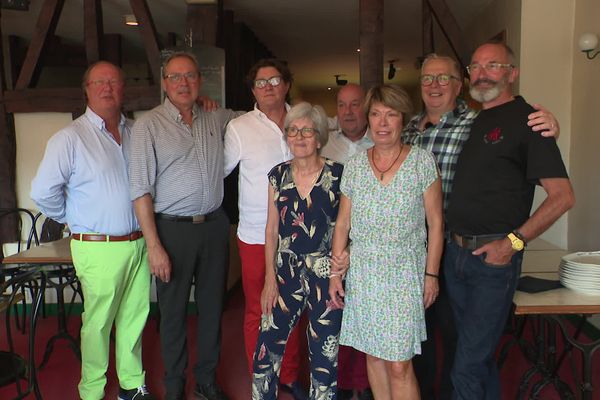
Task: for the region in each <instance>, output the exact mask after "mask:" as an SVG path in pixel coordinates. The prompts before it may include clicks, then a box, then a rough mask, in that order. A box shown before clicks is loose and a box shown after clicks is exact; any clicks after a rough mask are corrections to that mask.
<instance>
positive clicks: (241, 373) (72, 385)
mask: <svg viewBox="0 0 600 400" xmlns="http://www.w3.org/2000/svg"><path fill="white" fill-rule="evenodd" d="M242 313H243V295H242V294H241V290H239V291H236V292H235V293H234V294H233V296H232V297H231V298H230V299H229V300H228V302H227V305H226V311H225V313H224V315H223V346H222V357H221V362H220V364H219V369H218V373H217V377H218V381H219V383H220V384H221V386H222V387H223V389H224V391H225V392H226V393H227V394H229V396H230V398H231V400H247V399H250V378H249V375H248V373H247V371H246V362H245V359H244V351H243V340H242ZM194 320H195V317H190V318H189V321H188V326H189V332H190V333H191V332H192V330H193V327H194V326H195V323H194V322H195V321H194ZM79 323H80V319H79V318H78V317H73V318H71V319H70V321H69V331H70V332H71V333H72V334H73V333H76V332H77V330H78V329H79ZM1 329H2V331H1V332H2V333H0V335H2V340H1V341H0V346H4V345H5V343H4V341H5V339H4V332H5V331H4V322H2V328H1ZM54 332H56V318H55V317H48V318H46V319H44V318H40V322H39V324H38V337H37V340H36V342H37V343H39V344H40V345H39V346H38V349H37V357H38V359H39V360H40V361H41V358H42V356H43V350H44V348H45V344H46V342H47V340H48V338H49V337H50V336H51V335H52V334H53V333H54ZM17 337H18V338H19V341H20V342H22V343H19V345H20V346H25V344H24V341H23V338H22V336H21V335H20V334H18V335H17ZM188 337H190V338H191V342H190V343H189V344H190V345H191V346H194V345H195V343H194V339H193V335H189V336H188ZM143 340H144V365H145V366H146V374H147V375H146V382H147V384H148V387H149V389H150V390H151V391H152V392H153V393H154V394H156V395H157V396H158V397H159V398H162V395H163V394H164V393H163V390H162V385H161V377H162V375H163V367H162V363H161V359H160V350H159V345H158V332H157V329H156V321H155V320H154V319H150V320H149V321H148V325H147V327H146V330H145V331H144V339H143ZM504 340H507V337H505V338H504ZM2 348H3V347H2ZM561 348H562V345H559V350H560V349H561ZM575 353H576V352H575ZM191 361H193V360H191ZM574 362H575V365H576V366H577V367H578V368H579V367H580V364H581V362H580V357H579V356H578V355H577V354H576V355H575V357H574ZM569 363H570V361H569V359H568V358H567V359H566V360H565V362H564V363H563V365H562V368H561V370H560V375H561V377H563V379H564V380H565V381H566V382H567V383H569V384H570V385H571V387H573V386H574V385H573V383H572V382H573V377H572V373H571V370H570V368H569ZM594 364H595V371H596V376H595V377H594V383H595V384H596V385H595V386H596V387H597V388H600V356H598V354H596V357H595V358H594ZM113 366H114V360H113V359H111V367H110V368H109V372H108V384H107V387H106V395H107V396H106V398H107V399H116V398H117V392H118V382H117V380H116V375H115V372H114V368H113ZM529 367H530V364H529V363H528V362H527V361H526V360H525V358H524V357H523V356H522V354H521V351H520V350H519V349H518V348H517V347H513V348H512V349H511V350H510V352H509V356H508V358H507V360H506V363H505V366H504V367H503V368H502V370H501V380H502V388H503V395H502V399H503V400H505V399H515V398H516V394H517V390H518V384H519V381H520V379H521V376H522V375H523V374H524V373H525V371H526V370H527V369H528V368H529ZM79 368H80V364H79V362H78V361H77V359H76V357H75V355H74V354H73V352H72V351H71V349H70V348H69V347H68V345H67V344H66V342H65V341H62V340H59V341H58V342H57V344H56V345H55V348H54V352H53V353H52V355H51V357H50V360H49V362H48V364H47V365H46V366H45V367H44V368H43V369H41V370H40V371H39V374H38V378H39V382H40V389H41V391H42V395H43V397H44V399H45V400H62V399H69V400H70V399H78V398H79V397H78V393H77V383H78V381H79ZM305 379H306V378H305ZM538 379H539V376H536V377H535V378H534V380H533V382H535V381H537V380H538ZM193 384H194V382H193V378H192V376H191V374H188V388H187V389H188V390H187V393H188V395H189V398H190V399H192V398H193V396H192V394H191V393H192V390H193ZM13 393H14V389H13V388H12V387H11V388H4V389H0V400H5V399H10V398H11V397H12V396H11V394H13ZM30 398H33V396H30ZM539 398H540V399H543V400H554V399H559V398H560V396H559V395H558V394H557V393H556V391H554V389H553V388H550V387H548V388H546V389H544V390H543V391H542V392H541V395H540V397H539ZM577 398H579V397H577ZM280 399H282V400H290V399H291V397H290V396H288V395H286V394H281V395H280ZM594 399H598V400H600V390H598V393H596V394H595V396H594Z"/></svg>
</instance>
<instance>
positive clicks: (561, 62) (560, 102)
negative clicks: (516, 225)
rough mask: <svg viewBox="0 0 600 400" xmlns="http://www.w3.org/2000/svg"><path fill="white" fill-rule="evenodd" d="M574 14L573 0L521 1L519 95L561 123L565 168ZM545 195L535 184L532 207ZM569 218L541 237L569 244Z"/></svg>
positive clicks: (566, 245) (558, 244) (565, 244)
mask: <svg viewBox="0 0 600 400" xmlns="http://www.w3.org/2000/svg"><path fill="white" fill-rule="evenodd" d="M540 11H543V17H540V15H541V14H540ZM574 14H575V3H574V1H570V0H568V1H565V0H523V2H522V9H521V51H520V69H521V79H520V94H521V95H523V96H524V97H525V99H526V100H527V101H528V102H529V103H531V104H533V103H541V104H543V105H544V106H545V107H546V108H548V109H549V110H551V111H552V113H553V114H554V115H555V116H556V118H557V119H558V121H559V123H560V126H561V133H560V137H559V139H558V146H559V148H560V150H561V154H562V157H563V161H564V162H565V165H566V166H567V169H569V165H570V164H569V158H570V157H569V154H570V143H571V104H572V98H573V97H572V91H571V87H572V74H573V72H572V71H573V57H572V54H573V25H574ZM545 197H546V194H545V192H544V191H543V189H541V188H539V187H538V189H537V191H536V198H535V201H534V205H533V208H534V209H535V208H537V207H538V206H539V204H540V203H541V202H542V201H543V200H544V199H545ZM568 218H569V214H568V213H567V214H566V215H564V216H563V217H561V218H560V219H559V220H558V221H557V222H556V223H555V224H554V225H553V226H552V227H550V229H548V231H546V232H545V233H544V234H543V235H542V238H543V239H545V240H547V241H549V242H550V243H552V244H554V245H556V246H559V247H560V248H563V249H565V248H567V247H569V246H568V243H567V239H568V235H567V233H568Z"/></svg>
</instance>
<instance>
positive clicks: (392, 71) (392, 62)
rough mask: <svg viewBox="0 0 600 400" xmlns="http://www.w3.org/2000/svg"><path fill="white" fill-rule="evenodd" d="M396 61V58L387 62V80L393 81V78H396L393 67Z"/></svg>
mask: <svg viewBox="0 0 600 400" xmlns="http://www.w3.org/2000/svg"><path fill="white" fill-rule="evenodd" d="M396 61H398V59H397V58H394V59H393V60H389V61H388V62H389V63H390V69H389V70H388V79H389V80H392V79H394V76H396V67H394V63H395V62H396Z"/></svg>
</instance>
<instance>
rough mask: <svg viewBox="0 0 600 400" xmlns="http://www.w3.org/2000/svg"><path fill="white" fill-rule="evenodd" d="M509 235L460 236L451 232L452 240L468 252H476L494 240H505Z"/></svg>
mask: <svg viewBox="0 0 600 400" xmlns="http://www.w3.org/2000/svg"><path fill="white" fill-rule="evenodd" d="M506 235H507V234H505V233H495V234H490V235H459V234H458V233H455V232H450V239H451V240H452V241H453V242H454V243H456V244H457V245H459V246H460V247H462V248H463V249H467V250H475V249H478V248H480V247H481V246H483V245H484V244H487V243H489V242H493V241H494V240H498V239H504V238H505V237H506Z"/></svg>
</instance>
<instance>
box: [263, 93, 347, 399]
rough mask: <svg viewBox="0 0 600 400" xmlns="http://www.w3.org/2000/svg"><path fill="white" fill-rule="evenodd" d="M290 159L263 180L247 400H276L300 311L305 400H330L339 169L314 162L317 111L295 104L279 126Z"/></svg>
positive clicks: (319, 132)
mask: <svg viewBox="0 0 600 400" xmlns="http://www.w3.org/2000/svg"><path fill="white" fill-rule="evenodd" d="M284 125H285V132H286V140H287V144H288V146H289V147H290V150H291V152H292V154H293V155H294V158H293V159H292V160H291V161H287V162H284V163H281V164H279V165H277V166H275V167H274V168H273V169H272V170H271V171H270V172H269V182H270V187H269V199H271V201H270V202H269V208H268V217H267V228H266V236H265V258H266V274H265V286H264V289H263V292H262V296H261V308H262V314H263V316H262V322H261V327H260V333H259V336H258V342H257V345H256V351H255V353H254V366H253V376H252V398H253V399H255V400H257V399H272V400H275V399H276V398H277V388H278V381H279V370H280V367H281V359H282V355H283V351H284V349H285V343H286V341H287V338H288V335H289V333H290V331H291V329H292V328H293V327H294V326H295V325H296V324H297V323H298V320H299V319H300V315H301V314H302V312H303V311H304V310H305V309H307V310H308V319H309V324H308V328H307V337H308V348H309V352H310V372H311V373H310V383H311V385H310V392H309V397H310V399H315V400H317V399H327V400H331V399H335V398H336V392H337V351H338V339H339V330H340V324H341V312H342V311H341V309H339V308H335V307H333V306H332V304H331V302H330V298H329V292H328V289H329V273H330V268H329V266H330V254H331V238H332V234H333V228H334V225H335V220H336V217H337V213H338V205H339V195H340V193H339V187H340V178H341V175H342V169H343V167H342V165H341V164H338V163H336V162H333V161H331V160H328V159H325V158H322V157H320V156H319V151H320V149H321V148H322V147H323V146H324V145H325V143H326V142H327V138H328V131H327V116H326V115H325V112H324V111H323V109H322V108H321V107H320V106H311V105H310V104H308V103H300V104H298V105H296V106H294V107H292V108H291V109H290V110H289V112H288V114H287V116H286V119H285V123H284Z"/></svg>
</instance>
